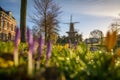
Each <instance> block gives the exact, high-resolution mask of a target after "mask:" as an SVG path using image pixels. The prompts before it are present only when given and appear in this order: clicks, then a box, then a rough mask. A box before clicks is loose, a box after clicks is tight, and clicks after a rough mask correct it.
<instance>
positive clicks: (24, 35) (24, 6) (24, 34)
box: [20, 0, 27, 42]
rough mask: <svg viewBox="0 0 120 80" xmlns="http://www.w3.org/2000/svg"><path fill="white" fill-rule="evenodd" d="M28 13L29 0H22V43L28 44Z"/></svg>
mask: <svg viewBox="0 0 120 80" xmlns="http://www.w3.org/2000/svg"><path fill="white" fill-rule="evenodd" d="M26 11H27V0H21V9H20V32H21V42H26Z"/></svg>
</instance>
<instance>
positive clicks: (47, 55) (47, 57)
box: [46, 40, 52, 60]
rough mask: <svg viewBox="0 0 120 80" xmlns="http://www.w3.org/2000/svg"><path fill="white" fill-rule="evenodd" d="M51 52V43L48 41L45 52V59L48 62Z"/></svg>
mask: <svg viewBox="0 0 120 80" xmlns="http://www.w3.org/2000/svg"><path fill="white" fill-rule="evenodd" d="M51 51H52V44H51V41H50V40H49V41H48V43H47V52H46V59H47V60H48V59H49V58H50V56H51Z"/></svg>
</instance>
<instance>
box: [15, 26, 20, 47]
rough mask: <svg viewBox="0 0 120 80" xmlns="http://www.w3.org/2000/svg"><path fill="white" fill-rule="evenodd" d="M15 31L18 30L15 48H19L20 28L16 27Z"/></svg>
mask: <svg viewBox="0 0 120 80" xmlns="http://www.w3.org/2000/svg"><path fill="white" fill-rule="evenodd" d="M15 32H16V34H15V40H14V43H15V48H17V47H18V45H19V43H20V30H19V28H16V31H15Z"/></svg>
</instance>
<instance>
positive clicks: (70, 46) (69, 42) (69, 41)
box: [68, 39, 72, 48]
mask: <svg viewBox="0 0 120 80" xmlns="http://www.w3.org/2000/svg"><path fill="white" fill-rule="evenodd" d="M68 43H69V48H71V45H72V44H71V40H70V39H69V42H68Z"/></svg>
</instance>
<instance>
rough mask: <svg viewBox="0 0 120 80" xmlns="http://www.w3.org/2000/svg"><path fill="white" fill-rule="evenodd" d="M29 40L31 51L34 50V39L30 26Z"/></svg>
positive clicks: (28, 31)
mask: <svg viewBox="0 0 120 80" xmlns="http://www.w3.org/2000/svg"><path fill="white" fill-rule="evenodd" d="M27 42H28V45H29V49H30V51H31V52H33V47H34V41H33V35H32V32H31V31H30V29H29V28H27Z"/></svg>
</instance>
